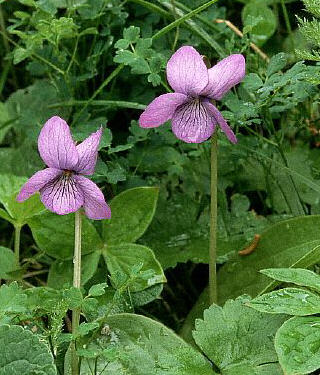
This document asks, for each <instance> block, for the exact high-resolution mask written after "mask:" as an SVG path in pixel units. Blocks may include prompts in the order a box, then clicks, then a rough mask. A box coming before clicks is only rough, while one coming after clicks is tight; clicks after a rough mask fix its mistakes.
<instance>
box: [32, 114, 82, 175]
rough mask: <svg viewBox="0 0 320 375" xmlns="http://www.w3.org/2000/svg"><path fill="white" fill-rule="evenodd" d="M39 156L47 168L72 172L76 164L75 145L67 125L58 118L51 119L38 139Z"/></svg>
mask: <svg viewBox="0 0 320 375" xmlns="http://www.w3.org/2000/svg"><path fill="white" fill-rule="evenodd" d="M38 149H39V153H40V156H41V157H42V159H43V161H44V162H45V163H46V164H47V166H48V167H51V168H57V169H68V170H72V169H73V168H74V167H75V165H76V164H77V163H78V153H77V149H76V145H75V143H74V141H73V139H72V137H71V133H70V128H69V126H68V124H67V123H66V122H65V121H64V120H63V119H62V118H60V117H58V116H54V117H51V118H50V119H49V120H48V121H47V122H46V123H45V124H44V126H43V128H42V129H41V132H40V135H39V138H38Z"/></svg>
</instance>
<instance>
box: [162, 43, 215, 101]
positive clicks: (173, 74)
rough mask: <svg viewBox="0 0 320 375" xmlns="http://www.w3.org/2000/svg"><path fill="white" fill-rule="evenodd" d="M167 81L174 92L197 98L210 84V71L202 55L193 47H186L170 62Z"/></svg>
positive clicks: (174, 55)
mask: <svg viewBox="0 0 320 375" xmlns="http://www.w3.org/2000/svg"><path fill="white" fill-rule="evenodd" d="M167 79H168V82H169V84H170V86H171V87H172V88H173V89H174V91H176V92H179V93H182V94H185V95H190V96H197V95H199V94H200V93H201V91H202V90H203V89H204V88H205V87H206V86H207V84H208V82H209V78H208V69H207V67H206V65H205V63H204V62H203V59H202V57H201V55H200V54H199V53H198V52H197V51H196V50H195V49H194V48H193V47H189V46H185V47H181V48H179V49H178V51H177V52H176V53H174V54H173V55H172V56H171V58H170V60H169V61H168V64H167Z"/></svg>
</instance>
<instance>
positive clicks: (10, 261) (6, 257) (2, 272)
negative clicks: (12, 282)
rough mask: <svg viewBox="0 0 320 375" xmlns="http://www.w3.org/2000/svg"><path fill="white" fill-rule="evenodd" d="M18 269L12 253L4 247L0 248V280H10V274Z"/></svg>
mask: <svg viewBox="0 0 320 375" xmlns="http://www.w3.org/2000/svg"><path fill="white" fill-rule="evenodd" d="M17 268H18V265H17V259H16V256H15V255H14V252H13V251H12V250H10V249H8V248H6V247H3V246H0V279H11V278H12V276H10V275H9V273H10V272H12V271H16V270H17Z"/></svg>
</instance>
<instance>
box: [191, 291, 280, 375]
mask: <svg viewBox="0 0 320 375" xmlns="http://www.w3.org/2000/svg"><path fill="white" fill-rule="evenodd" d="M249 300H250V299H249V298H248V297H245V296H242V297H239V298H237V299H236V300H234V301H233V300H229V301H227V302H226V303H225V305H224V306H223V307H220V306H217V305H215V304H213V305H212V306H210V307H209V309H207V310H205V311H204V317H203V320H200V319H197V320H196V323H195V330H194V331H193V337H194V340H195V342H196V343H197V345H198V346H199V347H200V348H201V350H202V351H203V352H204V353H205V354H206V356H207V357H208V358H209V359H210V360H211V361H213V363H214V364H215V365H216V366H218V367H219V369H220V370H221V371H222V373H223V374H224V373H226V374H228V373H230V374H231V373H232V372H231V371H230V368H232V366H234V365H236V364H237V365H239V364H241V363H243V364H244V365H246V364H249V367H250V365H251V367H254V370H255V372H254V374H260V373H262V371H261V372H260V370H261V369H260V368H259V367H260V366H261V365H263V364H265V363H269V362H275V361H276V360H277V356H276V352H275V350H274V346H273V340H272V337H274V335H275V333H276V331H277V330H278V328H279V327H280V326H281V324H282V323H283V321H284V320H285V318H284V317H283V316H280V315H278V316H274V315H268V314H262V313H259V312H257V311H254V310H250V308H249V307H247V306H246V303H247V302H248V301H249Z"/></svg>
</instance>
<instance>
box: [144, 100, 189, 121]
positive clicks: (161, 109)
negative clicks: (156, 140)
mask: <svg viewBox="0 0 320 375" xmlns="http://www.w3.org/2000/svg"><path fill="white" fill-rule="evenodd" d="M187 99H188V98H187V96H186V95H184V94H179V93H171V94H164V95H160V96H158V97H157V98H155V99H154V100H153V101H152V102H151V103H150V104H149V105H148V107H147V108H146V109H145V110H144V112H143V113H142V114H141V116H140V119H139V124H140V126H141V127H142V128H154V127H157V126H159V125H161V124H163V123H165V122H166V121H168V120H170V119H171V118H172V116H173V114H174V111H175V110H176V108H177V107H178V106H179V105H181V104H183V103H185V102H186V101H187Z"/></svg>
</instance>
